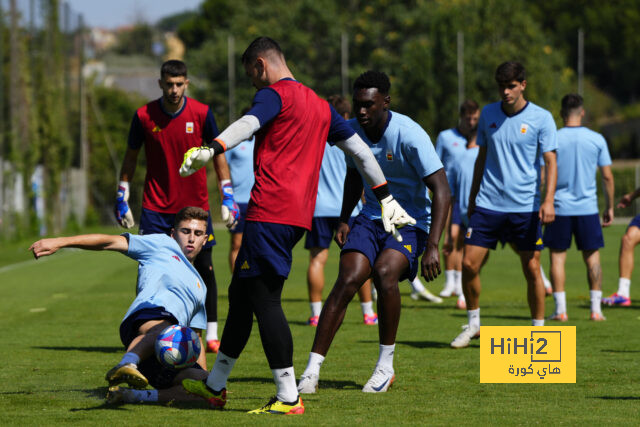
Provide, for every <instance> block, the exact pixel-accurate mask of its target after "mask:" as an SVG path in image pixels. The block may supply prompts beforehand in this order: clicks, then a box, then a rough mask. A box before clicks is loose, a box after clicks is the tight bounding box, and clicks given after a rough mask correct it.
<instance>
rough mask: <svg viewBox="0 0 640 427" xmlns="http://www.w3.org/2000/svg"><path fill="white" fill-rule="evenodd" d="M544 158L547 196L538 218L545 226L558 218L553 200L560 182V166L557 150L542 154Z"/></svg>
mask: <svg viewBox="0 0 640 427" xmlns="http://www.w3.org/2000/svg"><path fill="white" fill-rule="evenodd" d="M542 156H543V158H544V165H545V168H544V169H545V195H544V201H543V202H542V204H541V205H540V212H539V214H538V216H539V217H540V221H542V223H543V224H549V223H550V222H553V220H554V219H555V217H556V214H555V208H554V206H553V198H554V197H555V194H556V183H557V181H558V164H557V162H556V151H555V150H552V151H547V152H545V153H542Z"/></svg>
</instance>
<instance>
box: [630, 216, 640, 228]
mask: <svg viewBox="0 0 640 427" xmlns="http://www.w3.org/2000/svg"><path fill="white" fill-rule="evenodd" d="M629 227H638V228H640V215H636V216H635V217H633V219H632V220H631V222H630V223H629ZM629 227H627V228H629Z"/></svg>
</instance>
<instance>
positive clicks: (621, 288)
mask: <svg viewBox="0 0 640 427" xmlns="http://www.w3.org/2000/svg"><path fill="white" fill-rule="evenodd" d="M639 196H640V188H637V189H636V190H635V191H633V192H631V193H628V194H625V195H624V196H622V199H621V200H620V202H618V206H617V207H618V209H622V208H628V207H629V206H631V202H633V201H634V200H635V199H636V198H638V197H639ZM638 243H640V215H636V216H635V217H634V218H633V219H632V220H631V222H630V223H629V226H628V227H627V231H626V232H625V233H624V236H622V240H621V241H620V255H619V258H618V269H619V272H620V277H619V278H618V290H617V291H616V292H615V293H613V294H611V295H609V296H608V297H607V298H604V299H603V300H602V302H603V304H606V305H610V306H620V307H628V306H630V305H631V293H630V288H631V274H633V258H634V256H633V255H634V254H633V251H634V250H635V247H636V246H637V245H638Z"/></svg>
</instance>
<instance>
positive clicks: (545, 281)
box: [540, 264, 551, 288]
mask: <svg viewBox="0 0 640 427" xmlns="http://www.w3.org/2000/svg"><path fill="white" fill-rule="evenodd" d="M540 275H541V276H542V281H543V282H544V287H545V288H549V287H551V282H550V281H549V279H547V276H546V275H545V274H544V268H542V264H540Z"/></svg>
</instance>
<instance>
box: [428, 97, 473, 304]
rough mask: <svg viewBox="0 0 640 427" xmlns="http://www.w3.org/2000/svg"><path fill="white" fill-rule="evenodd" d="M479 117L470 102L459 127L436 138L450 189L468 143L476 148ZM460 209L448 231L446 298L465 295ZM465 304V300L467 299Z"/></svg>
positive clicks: (454, 211)
mask: <svg viewBox="0 0 640 427" xmlns="http://www.w3.org/2000/svg"><path fill="white" fill-rule="evenodd" d="M479 117H480V107H479V106H478V103H477V102H475V101H473V100H471V99H467V100H466V101H464V102H463V103H462V105H460V117H459V120H458V126H456V127H454V128H451V129H447V130H444V131H442V132H440V134H439V135H438V139H436V153H438V156H439V157H440V160H442V164H443V165H444V171H445V173H446V174H447V181H448V182H449V185H450V186H451V182H452V181H453V173H454V172H455V170H456V166H457V165H458V164H459V163H460V157H461V156H462V155H464V153H465V152H466V151H467V149H466V146H467V144H468V143H469V141H471V140H473V144H474V145H475V139H476V134H477V131H478V118H479ZM451 191H452V193H453V187H451ZM458 209H459V208H458V205H457V204H456V203H452V204H451V212H450V213H449V217H448V221H449V222H450V223H451V226H450V227H447V228H446V229H445V239H444V245H443V255H444V266H445V268H444V288H443V289H442V291H441V292H440V296H441V297H444V298H448V297H450V296H452V295H458V296H461V295H462V242H461V240H462V239H459V238H458V236H460V224H461V219H460V211H459V210H458ZM462 301H464V296H463V299H462Z"/></svg>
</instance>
